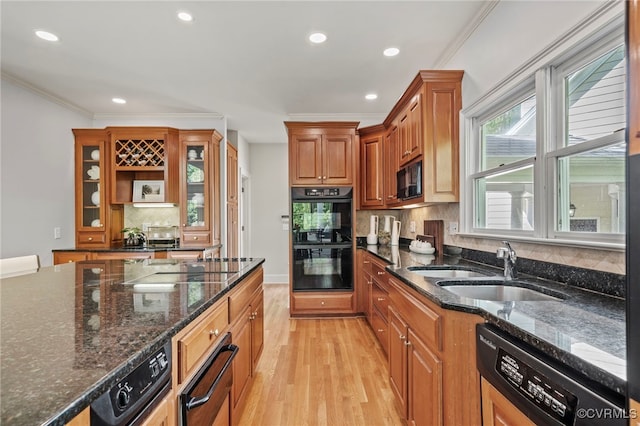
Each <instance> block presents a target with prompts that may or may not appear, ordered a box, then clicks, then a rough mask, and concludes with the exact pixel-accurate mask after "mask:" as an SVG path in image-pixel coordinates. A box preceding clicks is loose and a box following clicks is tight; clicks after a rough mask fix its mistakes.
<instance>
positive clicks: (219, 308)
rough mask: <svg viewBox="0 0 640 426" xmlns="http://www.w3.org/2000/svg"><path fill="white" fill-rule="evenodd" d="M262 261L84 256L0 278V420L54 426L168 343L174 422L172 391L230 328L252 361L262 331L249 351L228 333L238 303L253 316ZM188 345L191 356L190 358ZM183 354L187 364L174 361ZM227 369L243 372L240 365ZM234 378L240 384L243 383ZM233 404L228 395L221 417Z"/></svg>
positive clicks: (236, 319) (171, 405)
mask: <svg viewBox="0 0 640 426" xmlns="http://www.w3.org/2000/svg"><path fill="white" fill-rule="evenodd" d="M263 263H264V259H258V258H256V259H244V258H242V259H213V260H208V261H191V262H188V261H179V260H175V259H144V260H140V259H138V260H102V261H98V260H93V261H81V262H77V263H68V264H63V265H56V266H50V267H43V268H41V269H40V270H39V271H38V272H37V273H33V274H28V275H23V276H17V277H13V278H8V279H3V280H2V286H1V291H2V299H1V300H2V301H1V303H2V306H1V309H2V312H1V327H2V329H1V332H2V334H1V338H2V341H1V359H2V366H1V368H2V383H1V387H0V397H1V398H2V413H1V416H0V419H1V423H2V424H5V425H23V424H24V425H26V424H29V425H33V424H56V425H58V424H66V423H67V422H69V421H71V420H72V419H73V418H75V417H76V416H78V415H79V414H80V415H86V416H88V411H89V406H90V404H91V403H92V402H93V401H94V400H95V399H96V398H97V397H99V396H100V395H101V394H103V393H104V392H105V391H107V390H108V389H110V387H111V386H113V385H114V384H116V383H117V382H118V381H119V380H121V379H122V378H123V377H124V376H125V375H127V374H129V373H130V372H131V371H132V370H133V369H134V368H135V367H136V366H137V365H138V364H139V363H140V362H141V361H142V360H144V359H145V358H146V357H148V356H149V355H151V354H153V353H154V352H155V351H157V350H159V349H160V348H162V347H163V346H166V345H167V343H168V342H171V343H170V345H171V347H172V350H171V352H172V363H171V365H172V370H173V371H172V373H171V375H172V389H171V390H170V392H169V394H168V396H167V397H166V401H169V402H168V404H167V405H168V411H167V412H168V413H169V414H168V415H170V416H176V415H177V414H176V408H175V405H176V401H177V397H178V395H177V393H175V391H176V390H177V389H178V388H180V387H184V386H183V385H184V384H185V382H186V381H187V380H190V379H191V377H193V376H194V372H195V370H198V368H199V365H200V364H202V363H203V362H204V360H205V359H206V358H207V357H208V356H209V353H211V352H212V350H211V349H212V347H213V346H215V345H214V344H215V343H216V342H217V341H218V340H219V339H218V336H221V337H222V336H223V335H224V334H225V333H226V332H227V331H230V330H231V331H233V336H234V340H233V343H234V344H235V345H237V346H239V348H240V349H239V350H240V351H241V352H243V353H245V354H247V353H248V354H251V356H250V357H247V359H248V360H249V363H251V362H252V361H256V360H257V357H258V356H259V355H260V349H261V344H262V340H261V339H262V330H257V329H255V328H254V327H250V330H251V331H252V332H255V335H254V334H248V336H249V345H250V346H251V347H247V346H246V345H244V342H245V341H244V340H242V341H240V340H236V336H238V339H240V338H241V336H242V335H243V332H242V331H243V330H245V324H244V321H243V318H244V316H242V315H240V314H241V313H243V312H244V311H245V306H244V305H247V306H246V308H247V309H249V305H250V304H254V305H256V306H251V312H252V314H256V316H259V315H261V312H262V308H261V303H262V264H263ZM258 305H259V306H258ZM203 318H205V319H206V321H204V320H203ZM210 324H215V331H211V332H210V331H209V329H208V328H207V329H206V330H204V332H203V333H204V335H206V336H205V338H200V336H199V335H198V334H197V333H196V332H199V331H201V330H199V328H202V327H205V326H209V325H210ZM259 324H260V326H261V324H262V323H259ZM236 330H238V331H237V332H236ZM201 334H202V333H201ZM253 338H255V339H253ZM198 339H199V340H198ZM256 341H258V342H259V346H258V347H255V348H254V347H253V345H254V344H255V342H256ZM194 342H195V343H197V344H194V345H191V346H190V343H194ZM178 347H179V348H180V350H177V348H178ZM194 348H195V349H196V350H197V351H196V352H195V355H194V352H189V351H193V350H194ZM198 351H199V352H198ZM183 353H188V354H189V356H190V358H189V359H181V358H182V357H183V355H182V354H183ZM185 358H186V356H185ZM170 359H171V358H170ZM236 364H237V362H236ZM236 367H238V368H236ZM250 370H251V365H249V371H250ZM236 372H239V373H240V374H243V372H244V370H243V369H242V366H241V365H237V366H234V376H235V375H236ZM240 379H241V380H237V381H238V382H241V383H242V384H243V386H246V385H247V383H250V381H249V382H247V381H246V378H244V377H242V376H241V377H240ZM243 389H244V388H243ZM243 389H240V390H238V391H236V390H235V389H234V390H233V391H232V392H231V393H232V394H234V395H235V394H236V393H237V394H239V393H240V392H241V391H242V390H243ZM172 398H173V399H172ZM230 399H231V398H230ZM241 402H242V400H238V399H236V398H233V401H232V403H233V405H231V408H230V409H229V411H231V409H236V408H239V407H240V405H241ZM87 418H88V417H87ZM173 423H175V421H171V423H170V424H173Z"/></svg>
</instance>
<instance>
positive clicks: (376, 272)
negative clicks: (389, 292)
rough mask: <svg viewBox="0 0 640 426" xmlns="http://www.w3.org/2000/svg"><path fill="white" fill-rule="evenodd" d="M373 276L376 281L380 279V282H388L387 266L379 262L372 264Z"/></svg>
mask: <svg viewBox="0 0 640 426" xmlns="http://www.w3.org/2000/svg"><path fill="white" fill-rule="evenodd" d="M371 275H372V276H373V279H374V280H375V279H376V278H378V279H379V280H380V281H383V280H384V281H386V277H387V275H388V274H387V271H386V270H385V265H383V264H381V263H378V262H371Z"/></svg>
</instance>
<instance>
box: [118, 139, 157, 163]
mask: <svg viewBox="0 0 640 426" xmlns="http://www.w3.org/2000/svg"><path fill="white" fill-rule="evenodd" d="M114 153H115V163H114V164H115V166H116V167H118V168H120V167H122V168H127V167H163V166H164V162H165V150H164V141H163V140H161V139H126V140H125V139H122V140H121V139H117V140H116V141H115V144H114Z"/></svg>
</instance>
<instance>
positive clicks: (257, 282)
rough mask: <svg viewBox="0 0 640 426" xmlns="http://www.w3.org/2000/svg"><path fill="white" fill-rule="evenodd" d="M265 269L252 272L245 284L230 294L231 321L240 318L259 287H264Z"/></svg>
mask: <svg viewBox="0 0 640 426" xmlns="http://www.w3.org/2000/svg"><path fill="white" fill-rule="evenodd" d="M263 281H264V280H263V270H262V268H260V269H258V270H257V271H255V272H252V273H251V275H249V276H248V277H247V278H245V280H244V284H243V286H242V287H241V288H239V289H234V290H233V291H232V293H231V294H230V295H229V322H230V323H232V324H233V323H234V322H236V321H238V320H239V319H240V314H241V313H242V312H243V311H244V310H245V309H246V307H247V306H249V305H250V304H251V298H252V297H253V296H254V294H255V293H256V291H258V289H262V283H263Z"/></svg>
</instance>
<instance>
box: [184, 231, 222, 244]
mask: <svg viewBox="0 0 640 426" xmlns="http://www.w3.org/2000/svg"><path fill="white" fill-rule="evenodd" d="M212 244H214V243H213V241H212V238H211V232H209V231H201V232H194V231H189V232H183V233H182V239H181V240H180V245H181V246H182V247H206V246H210V245H212Z"/></svg>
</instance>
